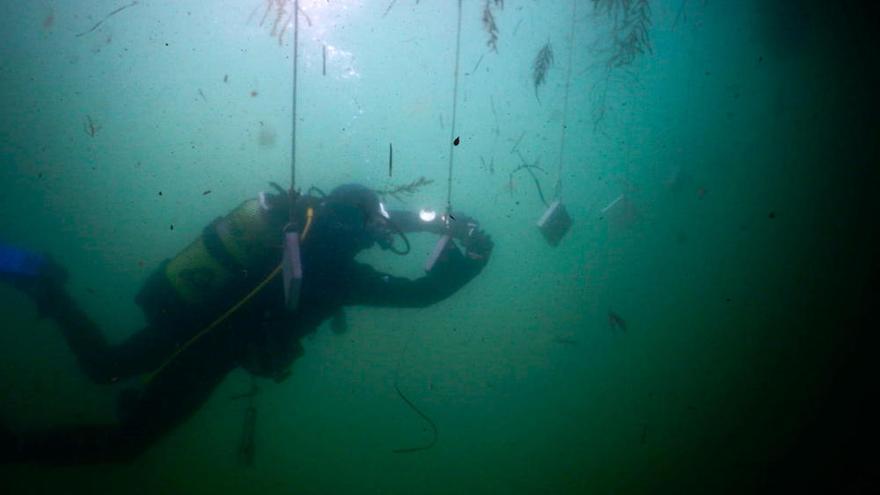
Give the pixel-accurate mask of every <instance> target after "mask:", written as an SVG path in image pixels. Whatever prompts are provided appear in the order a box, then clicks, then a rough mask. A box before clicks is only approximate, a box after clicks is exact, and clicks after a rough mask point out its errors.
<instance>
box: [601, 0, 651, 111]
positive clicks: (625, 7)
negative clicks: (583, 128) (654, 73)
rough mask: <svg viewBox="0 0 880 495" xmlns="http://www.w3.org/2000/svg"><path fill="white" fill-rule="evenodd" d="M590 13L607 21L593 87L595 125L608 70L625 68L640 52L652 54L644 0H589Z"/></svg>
mask: <svg viewBox="0 0 880 495" xmlns="http://www.w3.org/2000/svg"><path fill="white" fill-rule="evenodd" d="M592 2H593V9H594V12H595V13H596V14H597V15H599V16H602V17H605V18H606V19H608V20H609V22H610V27H609V30H608V33H607V39H608V41H607V42H606V43H605V44H604V46H602V47H600V52H602V53H604V55H603V60H602V62H601V66H602V68H603V70H604V74H603V76H602V77H601V78H600V80H599V81H598V82H597V83H596V85H594V88H593V100H594V101H593V127H594V128H598V127H599V126H600V125H601V124H602V122H603V120H604V119H605V114H606V112H607V110H608V105H607V100H608V90H609V86H610V84H611V82H612V77H611V76H612V73H614V72H617V71H620V70H622V69H625V68H627V67H629V66H631V65H632V64H633V62H635V60H636V58H638V57H639V56H640V55H645V54H651V53H653V47H652V44H651V37H650V34H649V32H648V29H649V28H650V27H651V6H650V4H649V2H648V0H592Z"/></svg>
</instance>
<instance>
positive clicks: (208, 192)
mask: <svg viewBox="0 0 880 495" xmlns="http://www.w3.org/2000/svg"><path fill="white" fill-rule="evenodd" d="M209 194H211V190H210V189H206V190H205V191H204V192H202V196H207V195H209Z"/></svg>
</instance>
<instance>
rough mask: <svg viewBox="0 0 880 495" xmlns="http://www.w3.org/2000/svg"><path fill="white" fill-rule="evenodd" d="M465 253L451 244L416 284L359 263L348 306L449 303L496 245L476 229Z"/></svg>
mask: <svg viewBox="0 0 880 495" xmlns="http://www.w3.org/2000/svg"><path fill="white" fill-rule="evenodd" d="M459 242H460V243H461V244H462V245H463V246H464V248H465V249H464V252H462V251H461V250H460V249H459V248H458V247H457V246H456V245H455V242H454V241H452V240H450V241H449V242H447V243H445V244H444V245H443V250H442V252H440V253H439V256H438V257H437V260H436V262H434V263H433V265H432V267H431V269H430V271H428V272H427V273H426V275H425V276H424V277H420V278H418V279H415V280H410V279H408V278H402V277H395V276H393V275H390V274H387V273H382V272H379V271H377V270H375V269H373V268H372V267H371V266H369V265H366V264H362V263H355V273H354V274H353V276H352V277H351V279H350V281H349V282H350V283H349V285H348V294H347V297H346V304H349V305H357V304H364V305H370V306H390V307H424V306H428V305H431V304H434V303H436V302H438V301H441V300H443V299H446V298H447V297H449V296H451V295H452V294H453V293H455V292H456V291H457V290H458V289H460V288H462V287H463V286H464V285H465V284H467V283H468V282H469V281H470V280H471V279H473V278H474V277H476V276H477V275H478V274H479V273H480V272H481V271H482V270H483V267H485V266H486V263H488V261H489V256H490V255H491V252H492V249H493V246H494V244H493V243H492V240H491V238H490V237H489V236H488V235H487V234H486V233H485V232H483V231H482V230H479V229H476V228H473V229H471V230H470V231H469V234H468V235H467V236H466V237H465V238H464V239H459Z"/></svg>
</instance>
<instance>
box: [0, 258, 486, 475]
mask: <svg viewBox="0 0 880 495" xmlns="http://www.w3.org/2000/svg"><path fill="white" fill-rule="evenodd" d="M325 251H326V250H323V249H320V247H313V248H311V249H308V248H306V249H304V251H303V283H302V290H301V296H300V301H299V307H298V309H297V310H296V311H295V312H292V313H291V312H287V311H286V310H285V309H284V307H283V303H282V300H283V297H282V296H281V294H282V292H283V288H282V281H281V278H280V277H277V278H276V279H275V280H273V281H272V282H271V283H270V284H269V285H268V286H266V287H265V288H264V289H263V290H262V291H261V292H260V293H259V294H258V295H257V296H256V297H255V298H254V299H252V300H251V301H249V302H248V303H247V304H246V305H245V306H243V307H242V308H241V309H240V310H238V311H236V312H235V313H234V314H233V315H232V316H231V317H229V318H228V320H227V321H225V322H224V323H223V324H222V325H221V326H219V327H218V328H216V329H215V330H213V331H211V332H210V333H208V334H206V335H205V336H204V337H203V338H201V339H199V340H197V341H196V343H194V344H193V345H192V346H190V347H188V348H187V349H186V350H185V351H184V352H181V353H180V354H179V355H177V356H176V358H175V359H174V360H173V361H172V362H171V364H169V365H168V366H167V367H166V368H164V369H163V371H162V372H161V373H159V374H157V375H156V376H155V377H154V378H153V379H152V380H151V381H150V382H149V383H148V384H146V385H145V386H144V387H141V388H139V389H131V390H129V391H127V392H124V393H123V394H122V395H121V397H120V399H119V408H118V419H119V421H118V422H117V423H114V424H94V425H76V426H66V427H59V428H55V429H52V430H48V431H40V432H31V433H27V434H24V435H20V436H18V437H16V440H15V445H14V446H13V448H11V449H7V452H6V453H5V454H0V456H5V457H6V458H5V459H2V460H3V461H5V462H44V463H59V464H70V463H89V462H116V461H125V460H129V459H131V458H133V457H135V456H137V455H138V454H139V453H141V452H142V451H144V450H145V449H146V448H147V447H148V446H149V445H151V444H152V443H153V442H154V441H156V440H157V439H158V438H159V437H160V436H161V435H163V434H164V433H166V432H168V431H169V430H171V429H172V428H173V427H175V426H176V425H178V424H180V423H181V422H183V421H184V420H185V419H186V418H187V417H188V416H189V415H191V414H192V413H193V412H194V411H196V410H197V409H198V408H199V407H200V406H201V405H202V404H203V403H204V402H205V401H206V400H207V399H208V397H209V396H210V394H211V392H212V390H213V389H214V388H215V387H216V386H217V385H218V384H219V383H220V382H221V381H222V380H223V379H224V377H225V376H226V374H227V373H229V372H230V371H232V370H233V369H235V368H236V367H238V366H240V365H242V364H243V363H244V362H250V365H251V366H254V362H253V361H254V359H253V356H255V355H256V356H262V357H263V359H262V360H260V359H258V361H262V362H261V363H258V364H257V367H263V368H264V369H265V371H267V372H268V374H272V373H275V372H277V371H278V370H281V369H283V368H285V367H286V366H289V364H290V363H291V362H292V361H293V360H294V359H295V358H296V357H297V355H298V354H299V353H300V352H301V351H300V349H301V347H300V345H299V339H300V338H301V337H303V336H304V335H306V334H308V333H310V332H313V331H315V329H316V328H317V327H318V325H320V324H321V322H322V321H324V320H325V319H327V318H328V317H331V316H332V315H334V314H335V313H336V312H338V311H339V310H340V309H341V308H342V307H344V306H348V305H371V306H389V307H421V306H427V305H430V304H432V303H435V302H437V301H440V300H442V299H444V298H446V297H448V296H450V295H451V294H452V293H454V292H455V291H456V290H458V289H459V288H460V287H462V286H463V285H464V284H466V283H467V282H468V281H469V280H471V279H472V278H473V277H474V276H476V275H477V274H478V273H479V272H480V270H481V269H482V267H483V266H484V262H480V261H475V260H473V259H471V258H469V257H467V256H465V255H463V254H462V253H461V252H459V251H458V249H457V248H453V249H449V250H447V251H446V252H445V254H444V256H443V257H442V259H441V261H440V262H439V263H438V264H437V265H436V266H435V267H434V268H433V269H432V270H431V272H430V273H428V274H427V275H425V276H424V277H421V278H419V279H416V280H410V279H405V278H399V277H395V276H392V275H389V274H385V273H380V272H378V271H376V270H374V269H373V268H372V267H370V266H368V265H365V264H362V263H358V262H356V261H354V260H353V258H349V259H347V260H340V259H338V258H332V257H331V256H329V255H325V254H324V253H325ZM37 304H38V306H39V309H40V312H41V313H42V314H44V315H46V316H48V317H51V318H53V319H54V320H55V321H56V322H57V324H58V326H59V328H60V329H61V332H62V334H63V335H64V337H65V339H66V340H67V342H68V344H69V346H70V348H71V349H72V350H73V352H74V353H75V354H76V356H77V358H78V361H79V363H80V366H81V368H82V369H83V371H84V372H85V373H86V374H87V375H88V376H89V377H90V378H91V379H92V380H94V381H95V382H98V383H112V382H115V381H117V380H120V379H125V378H128V377H132V376H135V375H142V374H146V373H150V372H153V371H155V370H156V369H157V368H158V367H159V366H160V365H161V364H162V363H163V362H165V361H166V359H167V358H168V357H169V356H170V355H171V354H172V353H173V351H174V350H175V349H176V348H177V347H178V346H180V345H181V344H183V343H185V342H186V341H188V340H189V339H190V338H191V337H192V336H193V335H194V334H195V333H196V332H198V331H199V330H200V328H198V327H193V326H190V325H183V326H175V325H171V324H166V325H164V326H162V327H158V326H148V327H146V328H144V329H142V330H140V331H138V332H136V333H135V334H133V335H132V336H130V337H129V338H128V339H127V340H125V341H124V342H122V343H120V344H118V345H109V344H108V343H107V341H106V340H105V338H104V336H103V334H102V332H101V331H100V329H99V328H98V327H97V326H96V325H95V323H94V322H93V321H92V320H91V319H90V318H89V317H88V316H87V315H86V314H85V313H84V312H83V311H82V310H81V309H80V308H79V307H78V306H77V304H76V303H75V302H74V301H73V300H72V299H71V298H70V296H69V295H68V294H67V293H66V292H65V291H64V290H63V288H62V287H61V286H60V285H59V286H57V287H55V288H52V289H50V291H49V293H46V294H43V297H40V298H38V300H37ZM222 309H225V308H218V310H222ZM221 312H222V311H221Z"/></svg>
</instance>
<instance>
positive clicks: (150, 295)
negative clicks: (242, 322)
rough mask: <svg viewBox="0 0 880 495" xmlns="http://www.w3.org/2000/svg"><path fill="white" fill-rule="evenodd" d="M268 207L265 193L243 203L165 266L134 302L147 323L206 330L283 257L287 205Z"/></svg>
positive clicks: (166, 262)
mask: <svg viewBox="0 0 880 495" xmlns="http://www.w3.org/2000/svg"><path fill="white" fill-rule="evenodd" d="M285 196H286V195H285ZM285 199H286V198H285ZM285 202H286V201H285ZM271 203H272V200H271V199H270V198H269V196H268V195H267V194H266V193H260V196H259V198H258V199H251V200H248V201H245V202H243V203H242V204H240V205H239V206H238V207H236V208H235V209H234V210H232V211H231V212H230V213H229V214H227V215H226V216H223V217H219V218H217V219H215V220H214V221H213V222H211V223H210V224H209V225H208V226H207V227H205V228H204V230H203V231H202V234H201V235H200V236H199V237H197V238H196V239H195V240H194V241H193V242H192V243H190V244H189V245H188V246H187V247H186V248H184V249H183V250H182V251H181V252H180V253H178V254H177V255H176V256H175V257H173V258H171V259H169V260H166V261H164V262H163V263H162V264H161V265H160V266H159V268H158V269H157V270H156V271H155V272H153V274H152V275H150V277H149V278H148V280H147V282H146V283H145V284H144V287H143V288H142V289H141V291H140V292H139V293H138V294H137V296H136V298H135V301H136V302H137V303H138V304H139V305H140V306H141V308H142V309H143V310H144V313H145V314H146V316H147V320H148V321H149V322H150V323H151V324H155V325H168V324H173V325H186V326H191V325H204V324H206V323H207V322H209V321H210V320H211V319H212V318H214V317H216V316H217V315H219V314H220V313H222V312H223V311H224V310H225V309H226V308H228V307H229V306H230V305H232V304H234V303H235V302H236V301H238V300H240V299H241V298H242V297H244V296H245V295H246V294H247V293H248V292H249V291H250V290H251V289H253V287H254V286H255V285H256V284H257V283H259V281H260V280H262V279H263V278H265V277H266V276H267V275H268V274H269V273H270V272H271V271H272V269H273V268H274V267H275V266H277V264H278V260H279V259H280V257H281V243H280V233H281V231H282V227H283V226H284V224H285V223H286V222H287V221H288V211H287V208H286V206H285V207H283V208H279V207H276V205H272V204H271Z"/></svg>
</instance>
